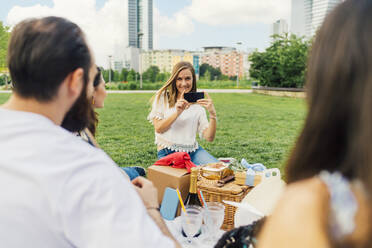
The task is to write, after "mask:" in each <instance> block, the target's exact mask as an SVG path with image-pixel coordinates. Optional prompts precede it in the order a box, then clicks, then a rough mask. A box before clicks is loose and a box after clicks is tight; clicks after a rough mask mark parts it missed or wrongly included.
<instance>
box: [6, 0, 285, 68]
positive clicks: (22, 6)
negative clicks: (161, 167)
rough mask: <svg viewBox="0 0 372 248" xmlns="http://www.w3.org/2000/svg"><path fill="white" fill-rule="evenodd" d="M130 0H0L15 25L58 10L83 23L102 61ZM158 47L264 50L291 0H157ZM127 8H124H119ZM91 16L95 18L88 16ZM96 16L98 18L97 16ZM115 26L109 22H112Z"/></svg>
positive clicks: (115, 38) (118, 36)
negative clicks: (220, 47) (238, 45)
mask: <svg viewBox="0 0 372 248" xmlns="http://www.w3.org/2000/svg"><path fill="white" fill-rule="evenodd" d="M125 2H126V1H125V0H0V20H1V21H3V22H4V23H5V24H7V25H10V26H12V25H14V24H15V23H17V22H19V21H20V20H22V19H23V18H25V17H31V16H35V15H36V16H37V15H49V14H56V13H57V15H62V16H65V17H67V18H69V19H72V20H73V21H74V22H77V23H78V24H79V25H80V26H82V28H83V30H84V31H85V32H86V33H87V35H88V38H89V39H90V40H91V42H90V43H93V44H92V47H93V49H94V50H98V51H100V52H101V53H102V54H99V52H97V53H98V54H97V56H98V61H100V60H102V58H101V57H103V56H104V53H108V52H109V50H110V49H111V50H112V49H114V48H113V47H115V44H118V43H121V42H123V41H125V40H126V39H127V35H126V34H119V32H117V30H120V29H121V30H122V29H123V27H122V25H121V24H120V23H121V22H120V21H119V20H121V18H123V15H126V14H127V13H124V12H127V10H125V8H126V6H125ZM153 2H154V48H155V49H168V48H174V49H186V50H199V49H201V47H203V46H236V42H238V41H239V42H242V43H243V45H242V46H241V47H240V49H247V48H258V49H260V50H263V49H264V48H265V47H267V46H268V45H269V43H270V38H269V36H270V32H271V26H272V23H273V22H274V21H276V20H278V19H281V18H284V19H286V20H287V21H288V22H289V21H290V20H289V13H290V0H153ZM121 9H122V10H123V11H121V12H123V13H121V12H120V11H119V10H121ZM89 18H91V20H89ZM92 20H93V21H92ZM107 27H110V28H107Z"/></svg>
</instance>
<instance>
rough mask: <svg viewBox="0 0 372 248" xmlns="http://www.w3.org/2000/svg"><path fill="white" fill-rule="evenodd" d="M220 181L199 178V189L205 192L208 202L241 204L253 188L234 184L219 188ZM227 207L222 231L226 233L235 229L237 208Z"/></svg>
mask: <svg viewBox="0 0 372 248" xmlns="http://www.w3.org/2000/svg"><path fill="white" fill-rule="evenodd" d="M217 181H218V180H209V179H206V178H204V177H202V176H199V177H198V184H197V185H198V189H199V190H201V191H202V192H203V196H204V198H205V201H206V202H221V203H223V202H222V200H228V201H235V202H241V201H242V200H243V198H244V197H245V196H246V195H247V194H248V192H249V191H250V190H251V188H252V187H248V186H240V185H237V184H235V183H234V182H230V183H227V184H225V185H224V186H223V187H218V186H217ZM223 204H224V203H223ZM224 205H225V219H224V221H223V225H222V229H223V230H225V231H228V230H231V229H232V228H234V216H235V211H236V207H233V206H231V205H227V204H224Z"/></svg>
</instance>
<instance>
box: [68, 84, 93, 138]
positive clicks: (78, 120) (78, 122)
mask: <svg viewBox="0 0 372 248" xmlns="http://www.w3.org/2000/svg"><path fill="white" fill-rule="evenodd" d="M92 109H93V105H92V104H91V102H89V100H88V98H87V95H86V87H84V89H83V91H82V93H81V94H80V96H79V98H78V99H77V100H76V102H75V103H74V105H73V106H72V107H71V109H70V110H69V111H68V112H67V114H66V116H65V118H64V119H63V122H62V125H61V126H62V127H63V128H65V129H67V130H68V131H70V132H80V131H82V130H83V129H84V128H86V127H87V126H88V123H89V119H90V113H91V111H92Z"/></svg>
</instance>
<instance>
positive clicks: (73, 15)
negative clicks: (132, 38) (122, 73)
mask: <svg viewBox="0 0 372 248" xmlns="http://www.w3.org/2000/svg"><path fill="white" fill-rule="evenodd" d="M53 2H54V5H53V7H51V8H50V7H47V6H42V5H40V4H38V5H34V6H31V7H19V6H15V7H13V8H12V9H11V10H10V11H9V13H8V17H7V23H8V25H10V26H14V25H15V24H17V23H18V22H20V21H21V20H23V19H25V18H30V17H43V16H49V15H55V16H61V17H65V18H67V19H69V20H71V21H73V22H75V23H77V24H78V25H79V26H80V27H81V28H82V29H83V31H84V32H85V34H86V36H87V40H88V43H89V44H90V46H91V47H92V50H93V52H94V54H95V56H96V62H97V64H98V65H102V66H107V60H108V57H107V56H108V55H109V54H110V55H112V54H113V53H114V49H115V48H116V47H118V46H119V44H120V45H122V44H125V45H124V46H126V44H128V32H127V30H128V28H127V25H128V23H127V22H126V21H125V20H126V19H127V15H128V4H127V3H126V1H123V0H107V2H106V3H105V5H104V6H103V7H102V8H101V9H99V10H97V9H96V5H95V4H96V1H95V0H54V1H53Z"/></svg>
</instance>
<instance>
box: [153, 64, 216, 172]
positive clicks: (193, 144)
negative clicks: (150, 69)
mask: <svg viewBox="0 0 372 248" xmlns="http://www.w3.org/2000/svg"><path fill="white" fill-rule="evenodd" d="M188 92H196V77H195V70H194V68H193V66H192V65H191V64H190V63H189V62H185V61H181V62H179V63H177V64H176V65H175V66H174V68H173V71H172V75H171V76H170V78H169V79H168V81H167V82H166V83H165V84H164V85H163V87H161V88H160V90H159V91H158V92H157V93H156V94H155V95H154V96H153V97H152V99H151V102H152V109H151V112H150V114H149V115H148V117H147V119H148V120H149V121H150V122H151V123H152V124H153V125H154V129H155V144H156V145H157V150H158V158H159V159H160V158H162V157H165V156H167V155H169V154H171V153H174V152H187V153H189V155H190V157H191V161H192V162H193V163H194V164H196V165H202V164H207V163H213V162H217V161H218V160H217V159H216V158H215V157H213V156H212V155H211V154H209V153H208V152H207V151H205V150H204V149H203V148H202V147H201V146H200V145H199V144H198V142H197V141H196V134H197V133H199V136H200V138H204V139H205V140H207V141H210V142H212V141H213V140H214V137H215V135H216V127H217V116H216V110H215V108H214V105H213V101H212V99H211V98H210V97H209V95H208V93H205V95H206V98H205V99H199V100H198V101H197V102H196V104H191V103H189V102H187V101H186V100H185V99H184V94H185V93H188ZM203 107H204V108H205V109H206V110H207V111H208V112H209V120H210V121H209V122H208V119H207V115H206V112H205V109H204V108H203Z"/></svg>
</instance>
